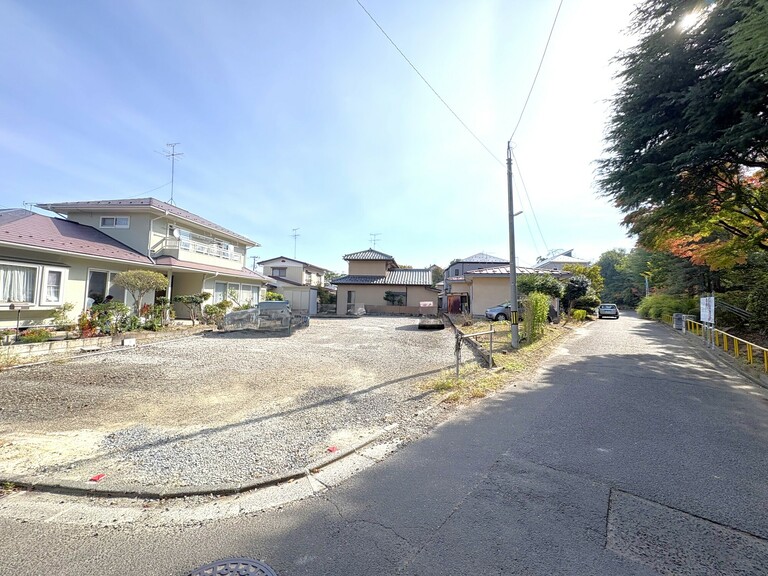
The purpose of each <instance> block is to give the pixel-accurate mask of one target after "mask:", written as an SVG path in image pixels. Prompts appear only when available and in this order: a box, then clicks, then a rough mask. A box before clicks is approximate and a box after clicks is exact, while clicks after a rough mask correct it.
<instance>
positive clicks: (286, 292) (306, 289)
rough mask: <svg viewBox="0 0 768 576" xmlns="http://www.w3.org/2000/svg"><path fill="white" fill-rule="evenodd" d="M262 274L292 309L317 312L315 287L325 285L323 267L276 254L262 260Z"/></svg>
mask: <svg viewBox="0 0 768 576" xmlns="http://www.w3.org/2000/svg"><path fill="white" fill-rule="evenodd" d="M259 264H260V265H261V266H262V267H263V270H264V274H265V275H266V276H269V277H270V278H271V281H272V284H274V286H275V290H276V291H277V292H278V293H279V294H282V295H283V296H284V297H285V299H286V300H288V301H289V302H290V303H291V308H292V309H293V310H294V311H298V312H303V313H306V314H310V315H311V314H316V313H317V287H318V286H320V287H324V286H325V273H326V272H328V270H326V269H325V268H321V267H320V266H315V265H313V264H309V263H307V262H302V261H301V260H295V259H293V258H287V257H286V256H278V257H277V258H270V259H269V260H262V261H261V262H259Z"/></svg>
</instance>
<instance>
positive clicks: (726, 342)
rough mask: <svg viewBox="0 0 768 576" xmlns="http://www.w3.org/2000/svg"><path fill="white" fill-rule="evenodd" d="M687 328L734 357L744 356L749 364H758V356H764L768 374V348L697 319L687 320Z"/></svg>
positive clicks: (765, 368) (763, 361)
mask: <svg viewBox="0 0 768 576" xmlns="http://www.w3.org/2000/svg"><path fill="white" fill-rule="evenodd" d="M685 329H686V331H687V332H692V333H693V334H696V335H697V336H701V337H702V338H704V339H705V340H706V341H707V342H711V343H712V344H713V346H714V347H716V348H722V350H723V351H724V352H726V353H727V354H730V355H731V356H733V357H734V358H744V359H745V360H746V361H747V363H748V364H756V363H757V362H756V360H755V359H756V358H759V357H760V356H762V365H763V372H765V373H766V374H768V349H767V348H763V347H762V346H758V345H757V344H753V343H752V342H749V341H747V340H744V339H743V338H738V337H736V336H734V335H732V334H728V332H724V331H723V330H718V329H717V328H710V327H709V326H706V325H704V324H702V323H701V322H696V321H695V320H688V319H686V321H685Z"/></svg>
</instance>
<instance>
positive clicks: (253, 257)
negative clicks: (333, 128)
mask: <svg viewBox="0 0 768 576" xmlns="http://www.w3.org/2000/svg"><path fill="white" fill-rule="evenodd" d="M256 258H258V256H251V270H253V271H254V272H256Z"/></svg>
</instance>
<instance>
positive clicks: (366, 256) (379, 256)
mask: <svg viewBox="0 0 768 576" xmlns="http://www.w3.org/2000/svg"><path fill="white" fill-rule="evenodd" d="M344 260H391V261H392V262H394V261H395V257H394V256H390V255H389V254H384V252H379V251H378V250H374V249H373V248H369V249H368V250H363V251H362V252H353V253H352V254H345V255H344Z"/></svg>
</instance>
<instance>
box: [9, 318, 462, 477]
mask: <svg viewBox="0 0 768 576" xmlns="http://www.w3.org/2000/svg"><path fill="white" fill-rule="evenodd" d="M416 326H417V320H415V319H413V318H374V317H365V318H360V319H354V320H338V319H313V320H312V324H311V325H310V327H309V328H307V329H305V330H302V331H299V332H297V333H295V334H294V335H293V336H291V337H290V338H287V337H277V338H265V337H261V336H256V335H253V334H246V333H231V334H211V335H208V336H204V337H194V338H189V339H184V340H176V341H171V342H166V343H162V344H154V345H152V346H147V347H142V348H139V349H135V350H127V351H123V352H117V353H114V354H107V355H102V356H95V357H92V358H85V359H82V360H78V361H72V362H68V363H65V364H51V365H48V366H41V367H34V368H29V369H22V370H17V371H12V372H7V373H2V374H0V405H2V406H3V407H4V410H3V411H1V412H0V437H2V434H3V433H4V432H8V431H10V430H13V431H14V432H17V431H19V430H22V431H23V430H28V431H29V432H35V433H39V432H40V429H41V427H42V429H43V430H44V431H45V432H48V433H60V432H62V431H72V430H78V429H83V428H89V429H96V430H99V431H100V432H102V435H101V436H100V438H101V440H100V442H99V443H98V445H97V446H91V447H90V448H91V454H90V455H89V456H88V457H83V459H82V460H81V461H77V462H66V463H64V462H62V463H61V467H60V469H59V470H58V471H59V472H60V471H61V470H65V471H66V473H67V475H68V476H70V477H78V476H86V475H88V474H91V473H97V472H100V473H106V474H107V480H109V479H115V480H117V481H119V482H120V483H121V484H138V485H155V486H157V485H163V486H169V485H173V486H195V485H204V484H215V483H222V482H244V481H248V480H253V479H256V478H259V477H263V476H270V475H273V474H279V473H282V472H285V471H287V470H292V469H296V468H300V467H305V466H307V465H308V464H310V463H311V462H313V461H316V460H318V459H320V458H322V457H324V456H326V455H328V454H329V453H330V452H329V449H331V450H333V448H334V447H335V448H336V449H338V450H343V449H345V448H346V447H349V446H352V445H354V444H356V443H358V442H359V441H360V440H362V439H365V438H368V437H370V436H371V435H372V434H373V433H375V432H376V431H378V430H380V429H381V428H383V427H384V426H386V425H388V424H390V423H392V422H398V423H401V424H404V425H405V426H404V427H403V428H402V429H401V430H400V431H399V432H398V434H399V435H400V437H401V438H402V439H403V440H406V439H407V438H408V436H409V435H416V434H418V433H419V427H420V426H426V423H425V422H420V421H419V420H414V415H415V414H417V413H419V412H421V411H422V410H424V409H425V408H426V407H428V406H429V405H431V404H432V403H434V401H435V399H436V398H435V396H434V395H433V394H432V393H431V392H429V391H426V390H424V388H423V385H421V377H422V376H425V375H428V374H429V373H434V372H436V371H438V370H440V369H444V368H447V367H449V366H450V365H451V362H452V361H453V356H452V354H453V336H452V333H451V332H450V331H449V330H444V331H419V330H418V329H417V328H416ZM62 441H65V440H64V439H62ZM93 454H96V456H94V455H93ZM0 456H2V448H0ZM37 472H40V470H37ZM46 472H47V473H49V474H50V473H52V472H57V470H55V469H54V470H52V469H51V468H50V467H49V468H48V469H47V470H46Z"/></svg>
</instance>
